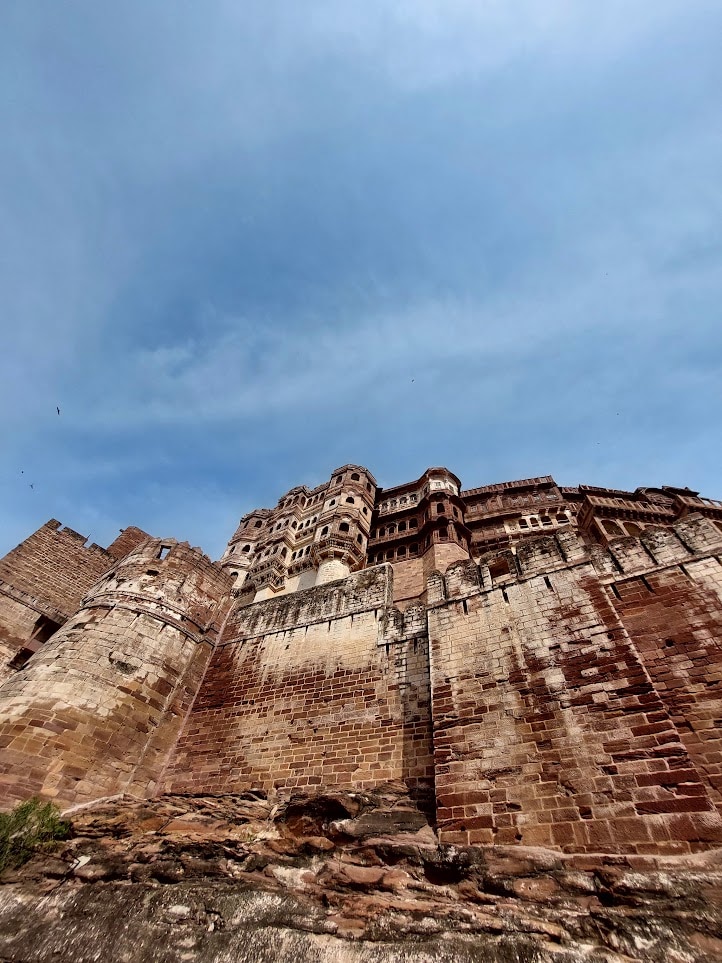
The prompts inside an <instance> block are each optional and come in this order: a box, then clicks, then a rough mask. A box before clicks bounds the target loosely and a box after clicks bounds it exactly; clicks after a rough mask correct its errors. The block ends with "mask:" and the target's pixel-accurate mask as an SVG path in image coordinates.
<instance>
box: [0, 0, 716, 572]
mask: <svg viewBox="0 0 722 963" xmlns="http://www.w3.org/2000/svg"><path fill="white" fill-rule="evenodd" d="M720 36H722V5H721V4H720V3H719V0H712V2H702V0H699V2H698V0H678V2H667V0H624V2H620V0H605V2H604V3H592V2H586V0H516V2H509V0H364V2H363V3H359V2H357V0H349V2H345V0H336V2H332V0H305V2H303V3H299V2H297V0H263V2H255V0H246V2H243V0H204V2H203V3H201V2H190V0H126V2H123V3H110V2H102V0H85V2H80V0H63V2H62V3H57V2H50V0H4V2H3V3H2V4H1V5H0V124H1V125H2V128H1V129H2V134H3V136H2V142H3V149H2V151H1V152H0V308H1V314H0V317H2V330H3V339H2V349H1V350H0V392H1V393H2V407H3V417H2V419H1V421H0V425H1V427H0V432H1V437H0V452H1V465H0V552H4V551H6V550H7V549H9V548H10V547H12V546H13V545H15V544H16V543H17V542H18V541H19V540H20V539H22V538H23V537H25V535H26V534H28V533H29V532H30V531H32V530H33V529H35V528H37V527H38V526H39V525H40V524H42V523H43V522H45V521H46V520H47V519H48V518H51V517H56V518H58V519H60V520H61V521H62V522H64V523H65V524H67V525H69V526H71V527H72V528H75V529H77V530H79V531H81V532H83V534H87V535H89V536H90V537H91V538H92V539H93V540H95V541H98V542H100V543H101V544H107V543H108V542H109V541H110V540H111V539H112V538H113V537H114V536H115V534H116V532H117V530H118V529H119V528H121V527H123V526H125V525H128V524H135V525H138V526H140V527H143V528H145V529H146V530H147V531H149V532H151V533H153V534H156V535H159V536H174V537H177V538H181V539H188V540H189V541H190V542H191V543H192V544H195V545H201V546H202V547H203V548H204V549H205V550H206V551H207V552H209V553H210V554H211V555H213V556H214V557H216V556H218V555H219V554H220V552H221V550H222V546H223V545H224V543H225V541H226V540H227V538H228V537H229V536H230V534H231V533H232V531H233V528H234V526H235V524H236V522H237V520H238V518H239V517H240V515H241V514H243V513H244V512H246V511H248V510H249V509H251V508H252V507H255V506H257V505H273V504H275V502H276V500H277V498H278V497H279V496H280V495H281V494H282V493H283V492H284V491H285V490H286V489H288V488H290V487H291V486H293V485H296V484H300V483H305V484H307V485H309V486H312V485H316V484H318V483H320V482H321V481H324V480H326V479H327V478H328V476H329V474H330V473H331V471H332V469H333V468H335V467H336V466H338V465H340V464H343V463H345V462H355V463H360V464H364V465H367V466H368V467H369V468H370V469H371V470H372V471H373V472H374V474H375V475H376V477H377V479H378V480H379V482H380V484H382V485H385V486H390V485H394V484H398V483H400V482H402V481H405V480H408V479H410V478H413V477H416V476H418V475H419V474H421V472H423V471H424V469H425V468H426V467H427V466H429V465H438V464H444V465H447V466H448V467H450V468H451V469H452V470H454V471H455V472H456V473H457V474H458V475H459V476H460V477H461V478H462V481H463V483H464V484H465V485H466V486H469V487H471V486H475V485H481V484H485V483H490V482H495V481H503V480H507V479H511V478H520V477H528V476H530V475H537V474H546V473H551V474H553V475H554V476H555V477H556V478H557V480H558V481H559V482H561V483H563V484H576V483H578V482H585V483H589V484H600V485H609V486H613V487H619V488H634V487H636V486H637V485H643V484H651V485H658V484H671V485H689V486H691V487H693V488H698V489H701V490H702V491H703V493H704V494H706V495H709V496H712V497H719V498H722V474H721V472H720V468H721V466H722V455H721V454H720V431H719V425H720V402H721V401H722V388H721V385H722V377H721V376H722V370H721V368H722V319H721V305H722V272H721V270H720V269H721V267H722V111H721V108H720V91H721V90H722V58H721V57H720V55H719V42H720V41H719V38H720ZM56 406H59V407H60V410H61V414H60V415H59V416H58V414H57V412H56Z"/></svg>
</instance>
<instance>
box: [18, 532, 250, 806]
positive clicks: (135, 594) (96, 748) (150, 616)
mask: <svg viewBox="0 0 722 963" xmlns="http://www.w3.org/2000/svg"><path fill="white" fill-rule="evenodd" d="M230 587H231V580H230V578H229V577H228V576H227V575H226V574H225V573H223V572H222V571H221V569H220V568H219V567H217V566H215V565H213V564H212V563H211V561H210V560H209V559H208V558H206V557H205V556H203V555H202V554H201V553H199V552H198V551H197V550H194V549H191V548H189V547H188V546H187V545H186V544H178V543H176V542H174V541H168V542H165V543H164V542H161V541H159V540H158V539H149V540H147V541H146V542H145V543H144V544H143V545H142V546H141V547H140V548H138V549H136V550H135V551H134V552H132V553H131V554H130V555H129V556H128V557H127V558H126V559H125V560H123V561H122V562H120V563H118V564H117V565H116V567H115V568H114V569H113V570H112V572H111V573H110V574H109V575H108V576H107V577H106V578H105V579H103V580H101V581H100V582H98V583H97V584H96V585H95V586H94V588H93V589H92V591H91V592H90V593H89V595H88V596H87V597H86V598H85V599H84V600H83V602H82V604H81V607H80V609H79V611H78V612H77V614H75V615H74V616H72V617H71V618H70V619H69V620H68V621H67V622H66V624H65V625H64V626H63V628H62V629H60V630H59V631H58V632H56V633H55V635H53V636H52V638H51V639H50V640H49V641H48V642H47V643H46V644H45V645H44V646H43V648H42V649H41V650H40V651H39V652H37V653H36V654H35V655H34V656H33V658H32V659H31V660H30V662H29V663H28V664H27V666H26V667H25V668H24V669H22V670H21V671H19V672H17V673H15V675H14V676H13V677H12V678H11V679H10V680H8V681H7V682H6V683H5V685H4V686H2V688H0V747H1V748H2V750H3V751H2V757H1V760H0V798H1V800H2V802H3V803H10V802H12V801H14V800H19V799H27V798H28V797H29V796H32V795H35V794H41V795H43V796H47V797H51V798H55V799H57V800H58V801H60V802H61V803H65V804H70V803H77V802H82V801H84V800H87V799H94V798H98V797H101V796H105V795H110V794H112V793H116V792H121V791H126V792H131V793H135V794H138V795H145V796H147V795H152V794H153V792H154V789H155V786H156V783H157V780H158V778H159V775H160V773H161V771H162V768H163V765H164V762H165V759H166V758H167V756H168V752H169V750H170V748H171V746H172V745H173V744H174V742H175V740H176V738H177V736H178V733H179V730H180V726H181V724H182V721H183V719H184V717H185V714H186V713H187V710H188V708H189V706H190V703H191V700H192V698H193V697H194V695H195V693H196V692H197V690H198V687H199V685H200V681H201V679H202V677H203V672H204V670H205V667H206V665H207V662H208V659H209V657H210V652H211V643H212V641H213V640H214V639H216V638H217V637H218V634H219V630H220V625H221V622H222V618H223V616H224V610H225V607H226V605H227V603H228V602H229V601H230Z"/></svg>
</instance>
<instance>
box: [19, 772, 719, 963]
mask: <svg viewBox="0 0 722 963" xmlns="http://www.w3.org/2000/svg"><path fill="white" fill-rule="evenodd" d="M70 818H71V819H72V821H73V838H71V839H70V840H69V841H68V842H66V843H63V844H61V847H60V848H59V849H58V850H56V851H55V852H54V853H53V854H52V855H47V854H45V855H41V854H38V855H37V856H36V857H35V858H34V859H33V860H32V861H31V862H30V863H28V864H26V866H24V867H23V868H22V869H20V870H18V871H15V872H14V873H11V874H7V875H6V876H5V877H4V879H3V880H2V884H3V885H2V886H0V934H2V935H0V960H2V961H5V963H10V961H12V963H31V961H32V963H45V961H54V963H56V961H58V960H62V961H64V963H90V961H96V960H109V961H110V960H112V961H133V963H146V961H147V963H150V961H152V963H166V961H167V963H175V961H188V963H266V961H268V963H270V961H274V963H275V961H277V960H279V959H282V960H286V959H290V960H294V961H297V963H302V961H314V963H317V961H318V963H326V961H328V963H331V961H333V963H336V961H354V963H356V961H358V963H361V961H363V963H371V961H373V963H396V961H407V960H408V961H411V960H413V961H421V963H424V961H429V963H430V961H432V960H433V961H434V963H445V961H449V963H451V961H454V963H456V961H458V963H463V961H471V960H484V961H490V963H512V961H514V963H532V961H534V963H571V961H581V960H584V961H589V963H602V961H604V963H623V961H624V963H629V961H630V960H640V961H664V963H712V961H719V960H720V959H722V853H721V852H720V851H716V852H709V853H706V854H704V855H699V856H685V857H651V856H619V855H608V856H605V855H603V854H599V855H588V854H587V855H564V854H560V853H556V852H551V851H548V850H544V849H534V848H528V847H519V846H508V847H460V846H449V845H439V843H438V840H437V837H436V835H435V833H434V831H433V829H432V828H431V826H430V825H429V823H428V822H427V819H426V817H425V816H424V815H423V814H422V813H421V812H420V811H419V810H418V809H417V808H416V806H415V805H414V804H413V803H412V802H411V800H410V799H409V797H408V796H407V795H405V788H404V787H403V786H402V785H401V784H394V783H391V784H387V785H386V786H384V787H382V788H381V789H379V790H378V791H375V792H365V793H362V792H353V793H345V792H343V793H342V792H328V793H322V792H319V793H315V794H308V793H306V794H304V793H298V792H297V793H293V794H286V795H272V794H269V795H265V794H261V793H258V792H252V793H251V792H249V793H245V794H237V795H225V796H201V795H195V796H178V795H173V796H170V795H169V796H163V797H160V798H159V799H157V800H154V801H137V800H132V799H128V798H125V799H123V798H117V799H113V800H110V801H107V802H105V803H101V804H95V805H94V806H93V807H91V808H86V809H81V810H76V811H75V812H73V813H71V814H70Z"/></svg>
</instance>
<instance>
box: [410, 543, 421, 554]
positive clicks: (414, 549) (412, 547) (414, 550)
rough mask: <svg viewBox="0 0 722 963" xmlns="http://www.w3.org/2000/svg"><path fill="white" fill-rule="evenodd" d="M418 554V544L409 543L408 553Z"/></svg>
mask: <svg viewBox="0 0 722 963" xmlns="http://www.w3.org/2000/svg"><path fill="white" fill-rule="evenodd" d="M418 554H419V546H418V545H415V544H414V545H410V546H409V555H418Z"/></svg>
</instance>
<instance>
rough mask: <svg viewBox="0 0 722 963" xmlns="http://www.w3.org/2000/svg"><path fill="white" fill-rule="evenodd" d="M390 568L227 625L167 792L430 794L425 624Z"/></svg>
mask: <svg viewBox="0 0 722 963" xmlns="http://www.w3.org/2000/svg"><path fill="white" fill-rule="evenodd" d="M392 593H393V585H392V573H391V568H390V566H386V565H383V566H378V567H376V568H372V569H366V570H364V571H362V572H359V573H357V574H355V575H352V576H350V577H348V578H346V579H343V580H342V581H338V582H331V583H328V584H326V585H323V586H316V587H314V588H311V589H307V590H304V591H299V592H296V593H294V594H293V595H288V596H283V597H280V598H277V599H269V600H265V601H261V602H257V603H255V604H253V605H249V606H245V607H240V608H238V609H237V610H236V611H234V612H233V613H232V615H231V616H230V617H229V619H228V621H227V623H226V628H225V630H224V633H223V639H222V641H221V643H220V645H219V646H218V647H217V649H216V651H215V653H214V655H213V658H212V660H211V662H210V665H209V667H208V671H207V673H206V677H205V679H204V681H203V685H202V687H201V690H200V692H199V695H198V698H197V699H196V701H195V703H194V705H193V709H192V711H191V713H190V716H189V718H188V723H187V726H186V728H185V730H184V732H183V736H182V738H181V740H180V741H179V744H178V748H177V751H176V752H175V754H174V757H173V760H172V763H171V765H170V766H169V767H168V771H167V773H166V777H165V779H164V783H163V790H164V791H172V792H195V791H204V792H238V791H242V790H245V789H250V788H260V789H266V790H270V789H273V788H295V787H307V786H314V787H318V786H330V787H338V788H366V787H371V786H375V785H378V784H380V783H383V782H385V781H388V780H394V779H404V780H406V781H407V784H408V785H409V786H410V787H411V788H412V789H414V790H415V791H418V792H423V790H424V788H425V789H426V790H427V791H428V790H429V789H430V788H431V786H432V782H433V772H432V764H431V744H430V729H429V692H428V673H427V671H426V668H425V665H426V652H425V644H426V635H425V624H424V623H425V620H424V618H423V613H421V614H420V615H419V613H417V615H416V618H415V619H409V621H408V622H406V625H405V624H404V623H405V620H404V617H403V616H401V615H400V613H398V612H394V610H393V609H392V608H391V601H392V597H393V595H392Z"/></svg>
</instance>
